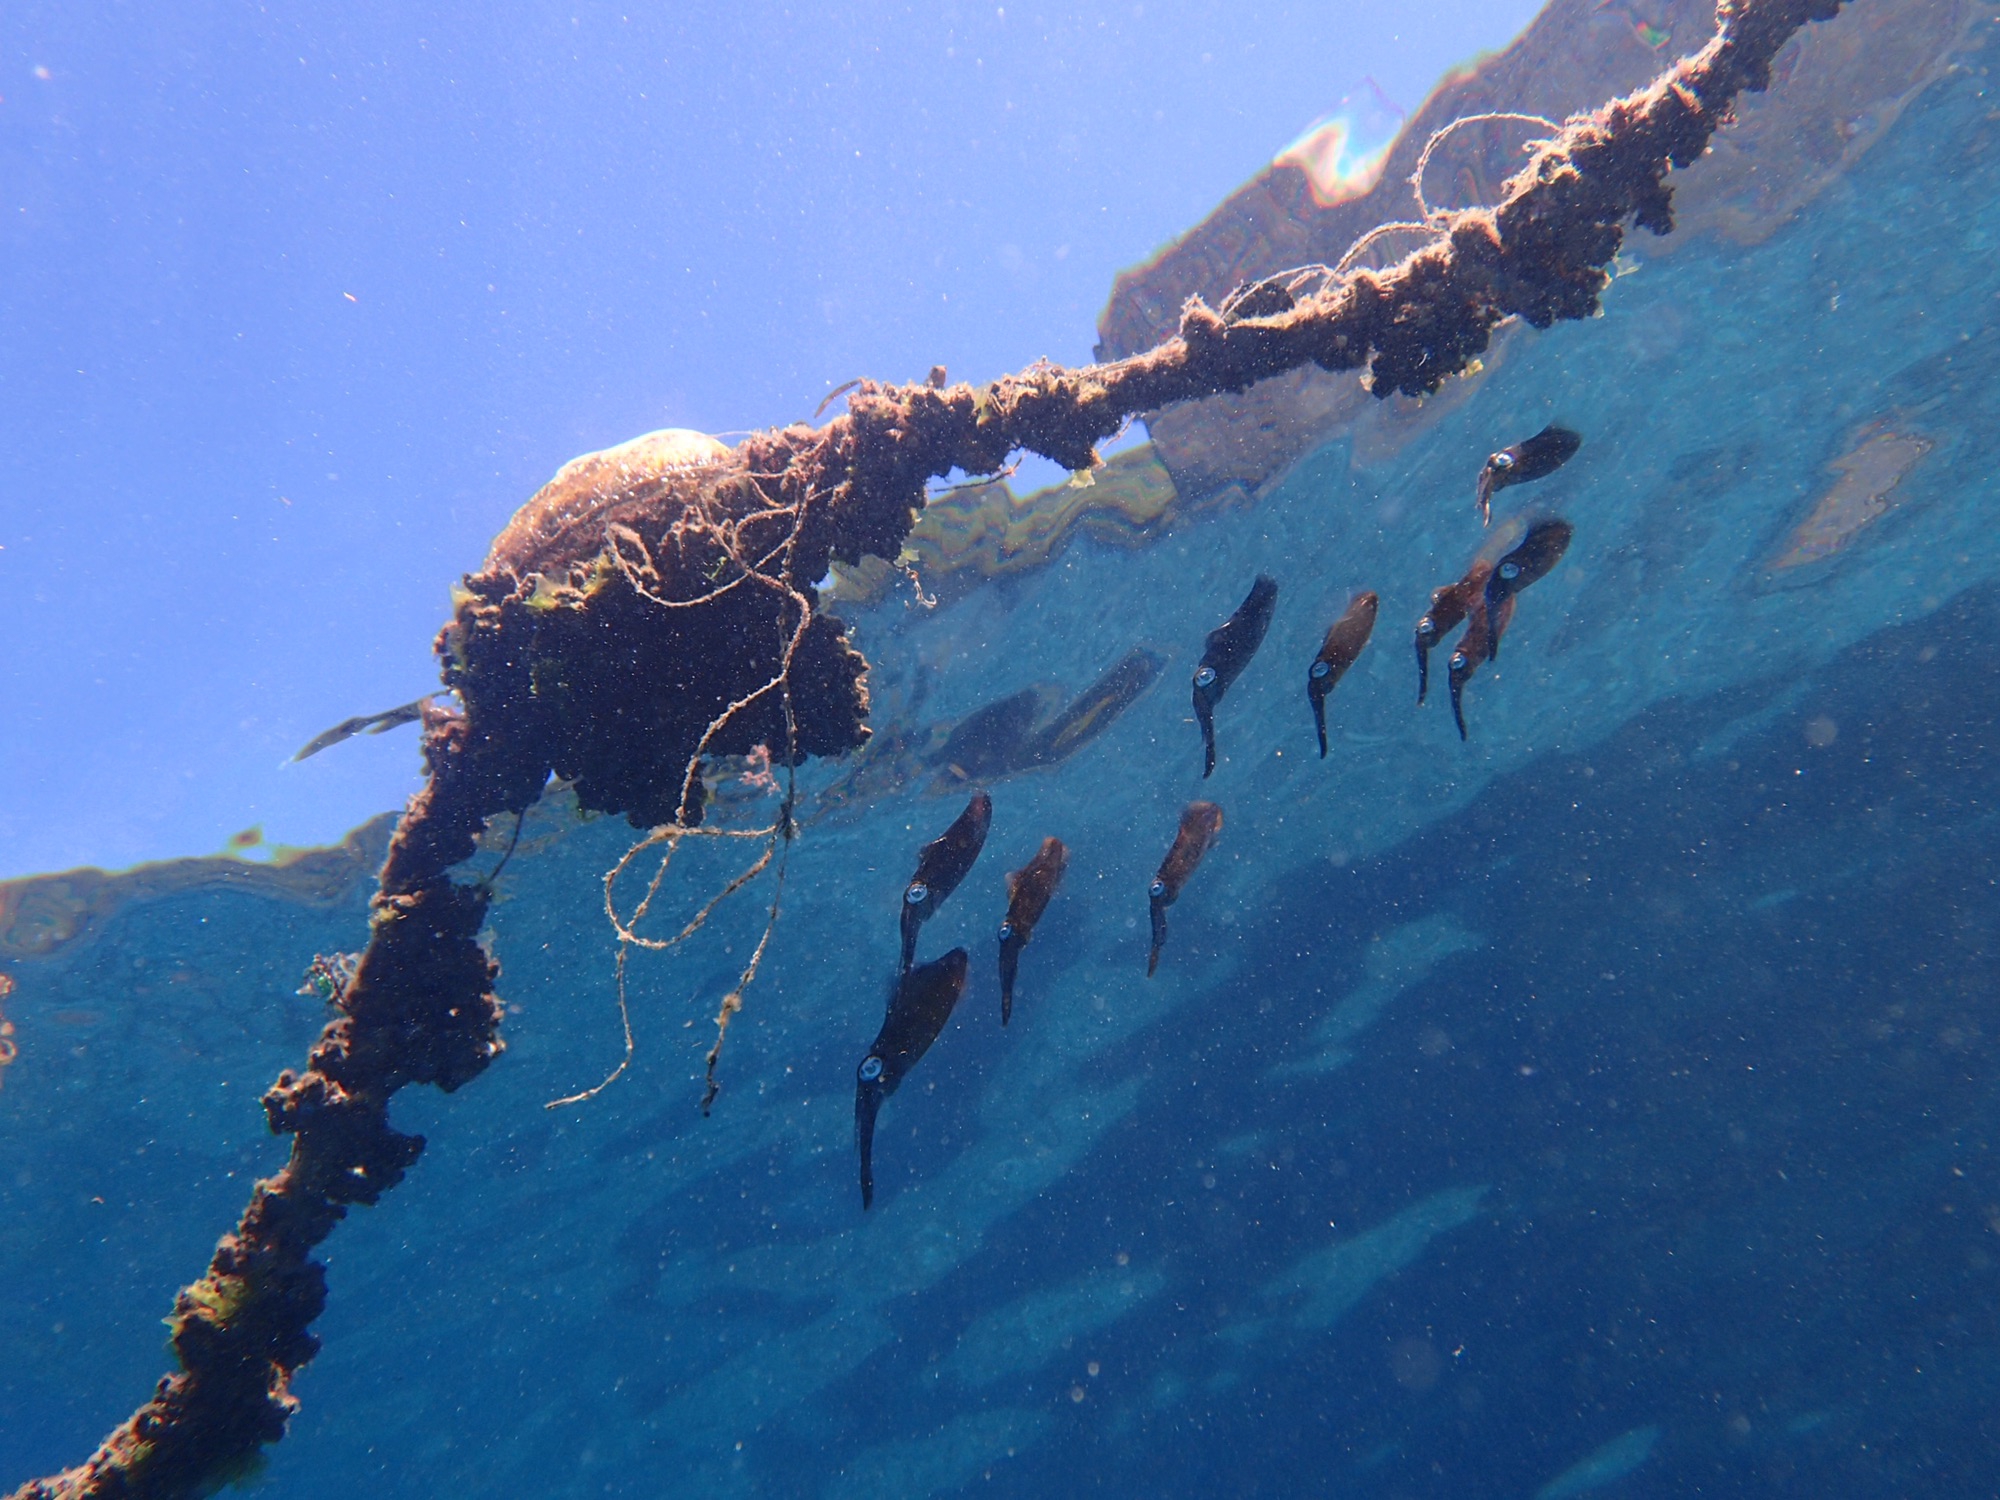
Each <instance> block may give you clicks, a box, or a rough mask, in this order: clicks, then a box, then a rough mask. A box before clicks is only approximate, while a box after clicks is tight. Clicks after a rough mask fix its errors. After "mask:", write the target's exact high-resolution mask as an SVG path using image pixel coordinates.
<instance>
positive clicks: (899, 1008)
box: [854, 948, 968, 1209]
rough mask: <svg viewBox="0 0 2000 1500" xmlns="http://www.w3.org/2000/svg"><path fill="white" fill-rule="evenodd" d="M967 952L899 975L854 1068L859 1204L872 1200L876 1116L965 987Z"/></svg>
mask: <svg viewBox="0 0 2000 1500" xmlns="http://www.w3.org/2000/svg"><path fill="white" fill-rule="evenodd" d="M967 962H968V960H967V958H966V953H965V950H964V949H963V948H954V949H952V950H951V952H949V953H947V954H946V955H945V956H944V957H943V958H934V959H932V960H931V961H930V962H929V963H927V964H919V965H917V967H916V968H914V969H911V970H909V971H908V972H907V973H905V974H904V975H902V976H901V977H900V978H899V979H897V981H896V983H895V985H894V986H893V987H892V988H891V989H890V991H889V1013H888V1014H887V1015H885V1016H884V1017H883V1018H882V1029H881V1030H880V1031H878V1032H876V1033H875V1040H874V1041H872V1042H870V1043H869V1044H868V1053H867V1056H865V1057H863V1058H862V1059H861V1065H860V1066H859V1067H857V1068H856V1069H855V1070H854V1146H855V1149H856V1150H857V1151H859V1152H860V1154H861V1206H862V1208H863V1209H867V1208H868V1207H870V1206H871V1205H872V1204H873V1203H874V1202H875V1116H876V1114H877V1113H878V1112H880V1110H881V1108H882V1101H883V1100H884V1099H886V1098H888V1097H889V1096H890V1095H891V1094H893V1093H895V1092H896V1086H897V1085H898V1084H900V1083H901V1082H902V1081H903V1079H904V1077H905V1075H907V1074H908V1073H909V1071H910V1069H912V1068H914V1067H915V1066H916V1065H917V1061H918V1059H919V1058H921V1057H922V1056H923V1055H924V1054H925V1053H926V1052H928V1051H929V1050H930V1045H931V1043H932V1042H934V1041H936V1040H937V1039H938V1033H939V1032H941V1031H943V1030H944V1023H945V1022H946V1021H949V1020H950V1019H951V1012H952V1009H953V1007H954V1006H956V1005H957V1004H958V997H959V996H960V995H961V994H963V993H964V991H965V971H966V965H967Z"/></svg>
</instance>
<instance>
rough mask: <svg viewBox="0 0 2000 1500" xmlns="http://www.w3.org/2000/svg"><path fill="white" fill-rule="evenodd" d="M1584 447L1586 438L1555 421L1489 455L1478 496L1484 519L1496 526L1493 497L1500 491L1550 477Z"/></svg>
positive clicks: (1480, 472) (1483, 520)
mask: <svg viewBox="0 0 2000 1500" xmlns="http://www.w3.org/2000/svg"><path fill="white" fill-rule="evenodd" d="M1582 446H1583V439H1582V438H1580V437H1578V436H1577V435H1576V434H1575V433H1573V432H1571V431H1570V430H1569V429H1568V428H1567V427H1558V426H1556V425H1555V424H1554V423H1553V422H1552V423H1550V424H1549V425H1548V426H1547V427H1544V428H1543V429H1542V430H1541V431H1540V432H1538V433H1536V434H1535V435H1534V436H1533V437H1531V438H1523V439H1522V440H1521V441H1520V442H1518V443H1516V444H1514V446H1513V447H1511V448H1502V449H1501V450H1500V451H1499V452H1498V453H1494V454H1491V455H1489V456H1488V457H1487V460H1486V464H1485V467H1484V468H1482V469H1480V471H1479V487H1478V490H1477V492H1476V494H1475V496H1474V503H1476V504H1477V505H1478V506H1479V519H1480V521H1481V522H1482V523H1483V524H1485V525H1489V526H1490V525H1492V523H1493V497H1494V496H1495V495H1497V494H1499V493H1500V491H1502V490H1504V489H1508V488H1510V487H1512V486H1514V485H1517V484H1526V483H1528V482H1529V481H1530V480H1534V479H1546V478H1547V477H1548V476H1549V475H1551V474H1553V473H1555V471H1556V470H1557V469H1560V468H1561V467H1562V466H1563V465H1564V464H1566V463H1568V462H1569V461H1570V460H1571V459H1572V458H1574V457H1576V450H1577V449H1579V448H1581V447H1582Z"/></svg>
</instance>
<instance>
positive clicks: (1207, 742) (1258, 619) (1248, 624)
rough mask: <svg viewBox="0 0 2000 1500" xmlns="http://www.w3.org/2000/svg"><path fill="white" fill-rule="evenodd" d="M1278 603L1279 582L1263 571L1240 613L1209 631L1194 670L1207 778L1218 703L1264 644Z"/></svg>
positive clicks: (1212, 756)
mask: <svg viewBox="0 0 2000 1500" xmlns="http://www.w3.org/2000/svg"><path fill="white" fill-rule="evenodd" d="M1277 603H1278V585H1277V583H1276V582H1275V581H1274V580H1273V579H1272V578H1270V577H1269V576H1268V575H1267V574H1263V573H1259V574H1258V575H1257V581H1256V582H1255V583H1253V584H1251V585H1250V593H1249V596H1248V597H1247V598H1245V599H1244V601H1243V602H1242V603H1241V604H1239V605H1238V606H1237V607H1236V613H1235V614H1233V615H1231V616H1230V617H1229V618H1228V619H1226V620H1224V621H1223V622H1222V623H1221V624H1220V625H1218V626H1216V627H1215V629H1213V630H1211V631H1210V632H1209V633H1208V640H1207V642H1206V644H1205V646H1204V649H1203V650H1202V653H1201V665H1200V666H1198V667H1196V668H1195V671H1194V716H1195V721H1196V722H1197V723H1199V724H1200V725H1201V743H1202V752H1203V760H1202V768H1201V775H1202V779H1203V780H1204V781H1206V780H1207V779H1208V777H1209V776H1210V775H1211V774H1212V773H1213V772H1214V770H1215V705H1216V704H1218V703H1220V702H1221V701H1222V695H1223V694H1224V693H1226V692H1228V691H1229V685H1230V684H1231V683H1232V682H1234V681H1235V680H1236V679H1237V678H1238V677H1239V676H1241V675H1242V672H1243V669H1244V668H1245V667H1247V666H1249V665H1250V658H1251V657H1253V656H1255V655H1256V654H1257V648H1258V647H1259V646H1261V645H1263V644H1264V632H1265V631H1267V630H1269V629H1270V628H1271V611H1272V609H1273V608H1275V607H1276V605H1277Z"/></svg>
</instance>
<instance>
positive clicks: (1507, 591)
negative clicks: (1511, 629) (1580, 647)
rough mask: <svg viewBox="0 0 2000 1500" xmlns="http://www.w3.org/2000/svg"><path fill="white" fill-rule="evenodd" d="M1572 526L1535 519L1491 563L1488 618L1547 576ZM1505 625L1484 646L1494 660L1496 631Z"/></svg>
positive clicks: (1566, 543)
mask: <svg viewBox="0 0 2000 1500" xmlns="http://www.w3.org/2000/svg"><path fill="white" fill-rule="evenodd" d="M1574 530H1575V528H1574V527H1572V526H1571V525H1570V524H1569V522H1567V521H1564V520H1559V519H1553V518H1552V519H1549V520H1542V521H1537V522H1535V523H1534V524H1533V525H1532V526H1530V527H1529V528H1528V534H1527V535H1526V536H1524V537H1522V538H1521V542H1520V545H1519V546H1517V547H1515V548H1514V550H1513V551H1512V552H1509V553H1508V554H1507V555H1506V556H1504V557H1502V558H1501V559H1500V561H1499V562H1497V563H1495V564H1494V565H1493V573H1492V576H1491V577H1489V578H1488V579H1487V580H1486V614H1487V617H1488V618H1489V619H1496V620H1497V619H1498V618H1499V611H1500V609H1501V606H1503V605H1507V604H1511V603H1513V600H1514V596H1515V595H1516V594H1518V593H1520V592H1521V590H1522V589H1524V588H1526V587H1527V586H1528V585H1529V584H1531V583H1533V582H1535V581H1536V580H1537V579H1540V578H1544V577H1546V576H1547V575H1548V571H1549V569H1551V568H1553V567H1554V566H1555V565H1556V564H1557V563H1559V562H1561V561H1562V558H1563V554H1564V553H1565V552H1567V551H1569V539H1570V536H1571V535H1572V533H1573V532H1574ZM1506 628H1507V627H1506V626H1505V625H1504V624H1503V625H1501V627H1500V629H1499V630H1495V631H1493V632H1492V636H1493V639H1492V640H1491V642H1489V643H1488V645H1487V648H1486V659H1487V660H1488V661H1493V660H1496V659H1497V658H1498V657H1499V655H1500V634H1501V631H1504V630H1505V629H1506Z"/></svg>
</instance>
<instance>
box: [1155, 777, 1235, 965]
mask: <svg viewBox="0 0 2000 1500" xmlns="http://www.w3.org/2000/svg"><path fill="white" fill-rule="evenodd" d="M1221 832H1222V809H1221V808H1219V807H1217V806H1216V805H1215V804H1214V803H1213V802H1190V803H1189V804H1188V805H1187V806H1186V808H1184V809H1183V810H1182V812H1181V831H1180V832H1179V833H1177V834H1175V835H1174V846H1173V847H1172V848H1171V849H1169V850H1168V851H1167V857H1166V858H1165V859H1163V860H1161V861H1160V873H1159V874H1157V875H1155V876H1154V877H1153V883H1152V885H1151V886H1150V887H1149V888H1148V889H1147V892H1146V894H1147V895H1148V896H1149V897H1151V898H1152V917H1153V947H1152V951H1151V952H1149V953H1148V954H1147V955H1146V977H1147V978H1148V979H1151V978H1152V977H1153V971H1154V970H1155V969H1157V968H1159V967H1160V949H1162V948H1164V947H1165V946H1166V943H1167V908H1168V907H1170V906H1172V905H1173V904H1174V903H1175V902H1176V901H1178V900H1179V899H1180V895H1181V887H1182V886H1184V885H1186V884H1187V881H1188V876H1190V875H1192V874H1194V869H1195V866H1196V865H1198V864H1200V863H1201V860H1202V856H1203V855H1205V854H1206V853H1208V851H1209V850H1210V849H1211V848H1212V847H1213V846H1214V844H1215V840H1216V836H1217V835H1218V834H1220V833H1221Z"/></svg>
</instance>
